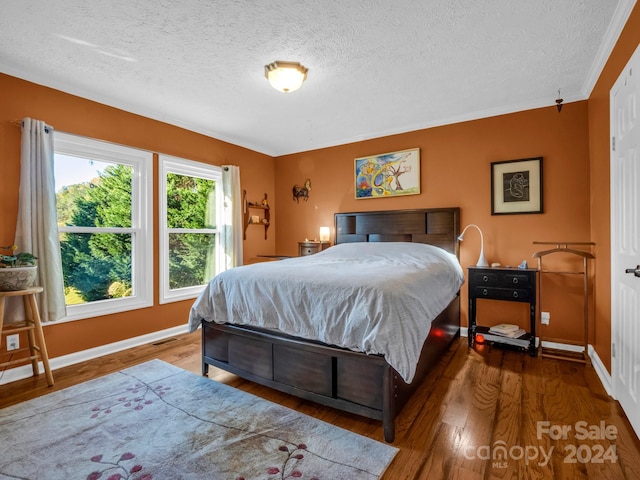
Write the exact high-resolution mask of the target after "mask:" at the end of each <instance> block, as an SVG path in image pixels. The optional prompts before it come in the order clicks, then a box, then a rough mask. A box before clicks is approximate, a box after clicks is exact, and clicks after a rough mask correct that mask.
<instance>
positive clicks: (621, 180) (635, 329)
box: [610, 47, 640, 438]
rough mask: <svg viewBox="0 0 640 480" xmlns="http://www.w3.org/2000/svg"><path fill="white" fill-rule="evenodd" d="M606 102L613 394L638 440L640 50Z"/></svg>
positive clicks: (639, 406) (639, 422)
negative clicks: (608, 111)
mask: <svg viewBox="0 0 640 480" xmlns="http://www.w3.org/2000/svg"><path fill="white" fill-rule="evenodd" d="M610 102H611V136H612V137H613V138H612V139H611V315H612V317H611V335H612V342H613V345H612V348H613V359H612V360H613V361H612V377H613V389H614V395H615V397H616V398H617V400H618V401H619V402H620V405H621V406H622V408H623V410H624V411H625V413H626V414H627V417H628V418H629V421H630V422H631V425H632V426H633V428H634V429H635V431H636V434H637V435H638V437H639V438H640V118H638V115H639V114H640V47H638V49H636V51H635V53H634V54H633V56H632V57H631V59H630V60H629V63H628V64H627V66H626V67H625V69H624V71H623V72H622V73H621V74H620V78H618V80H617V81H616V83H615V85H614V86H613V88H612V89H611V93H610Z"/></svg>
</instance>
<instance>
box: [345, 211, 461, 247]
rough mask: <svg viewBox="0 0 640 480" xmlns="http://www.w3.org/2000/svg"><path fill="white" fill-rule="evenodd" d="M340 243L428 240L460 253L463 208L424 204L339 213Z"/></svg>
mask: <svg viewBox="0 0 640 480" xmlns="http://www.w3.org/2000/svg"><path fill="white" fill-rule="evenodd" d="M335 227H336V239H335V240H336V244H338V243H349V242H418V243H428V244H430V245H435V246H437V247H440V248H443V249H444V250H446V251H448V252H450V253H454V254H455V255H456V256H457V257H459V253H460V248H459V241H458V235H459V234H460V208H458V207H454V208H422V209H416V210H383V211H379V212H351V213H336V214H335Z"/></svg>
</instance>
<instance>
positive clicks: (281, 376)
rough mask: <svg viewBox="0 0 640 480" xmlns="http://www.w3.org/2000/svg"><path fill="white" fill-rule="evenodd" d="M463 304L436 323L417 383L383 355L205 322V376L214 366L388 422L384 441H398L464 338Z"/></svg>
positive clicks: (449, 309)
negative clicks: (455, 342)
mask: <svg viewBox="0 0 640 480" xmlns="http://www.w3.org/2000/svg"><path fill="white" fill-rule="evenodd" d="M459 303H460V302H459V297H456V299H455V300H454V301H453V302H451V304H450V305H449V307H447V309H446V310H445V311H444V312H442V313H441V314H440V316H438V318H437V319H436V320H435V321H434V322H433V325H432V328H431V332H430V334H429V337H428V339H427V342H425V346H424V348H423V351H422V355H421V361H420V364H419V366H418V370H417V374H416V378H415V379H414V381H413V382H412V383H411V384H406V383H405V382H403V381H402V378H401V377H400V375H399V374H398V373H397V372H396V371H395V370H394V369H393V368H392V367H391V366H389V364H388V363H387V362H386V361H385V360H384V358H383V357H382V356H379V355H366V354H363V353H359V352H353V351H351V350H346V349H342V348H337V347H331V346H328V345H325V344H322V343H319V342H310V341H307V340H303V339H300V338H297V337H291V336H286V335H278V334H274V333H271V332H267V331H263V330H255V329H249V328H246V327H240V326H234V325H219V324H215V323H210V322H204V321H203V322H202V373H203V375H206V374H207V373H208V368H209V365H213V366H216V367H218V368H221V369H223V370H226V371H228V372H231V373H234V374H236V375H239V376H241V377H243V378H246V379H248V380H251V381H254V382H256V383H259V384H261V385H265V386H267V387H271V388H274V389H276V390H279V391H282V392H286V393H289V394H292V395H295V396H298V397H300V398H304V399H307V400H311V401H314V402H317V403H320V404H323V405H327V406H330V407H333V408H338V409H340V410H344V411H347V412H351V413H355V414H357V415H362V416H364V417H368V418H373V419H376V420H382V422H383V429H384V438H385V440H386V441H387V442H393V439H394V436H395V417H396V415H397V413H398V412H399V411H400V409H401V408H402V406H403V405H404V404H405V402H406V401H407V400H408V398H409V397H410V395H411V393H412V392H413V391H414V390H415V388H417V386H418V385H419V383H420V380H422V378H423V377H424V375H426V373H427V372H428V371H429V369H430V368H431V366H432V365H433V364H434V363H435V362H437V361H438V359H439V358H440V356H441V354H442V353H443V352H444V351H445V350H446V349H447V347H448V346H449V344H450V342H451V340H452V339H453V338H454V337H455V336H457V335H458V334H459V327H460V321H459V318H460V317H459Z"/></svg>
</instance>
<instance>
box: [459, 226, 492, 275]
mask: <svg viewBox="0 0 640 480" xmlns="http://www.w3.org/2000/svg"><path fill="white" fill-rule="evenodd" d="M469 227H475V228H477V229H478V231H479V232H480V256H479V257H478V261H477V262H476V267H488V266H489V263H488V262H487V259H486V258H484V237H483V236H482V230H480V227H479V226H477V225H475V224H473V223H470V224H469V225H467V226H466V227H464V230H462V233H461V234H460V235H459V236H458V240H460V241H461V242H462V241H463V240H464V234H465V232H466V231H467V229H468V228H469Z"/></svg>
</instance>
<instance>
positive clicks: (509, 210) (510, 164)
mask: <svg viewBox="0 0 640 480" xmlns="http://www.w3.org/2000/svg"><path fill="white" fill-rule="evenodd" d="M542 211H543V210H542V157H535V158H523V159H519V160H507V161H505V162H492V163H491V215H512V214H517V213H542Z"/></svg>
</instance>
